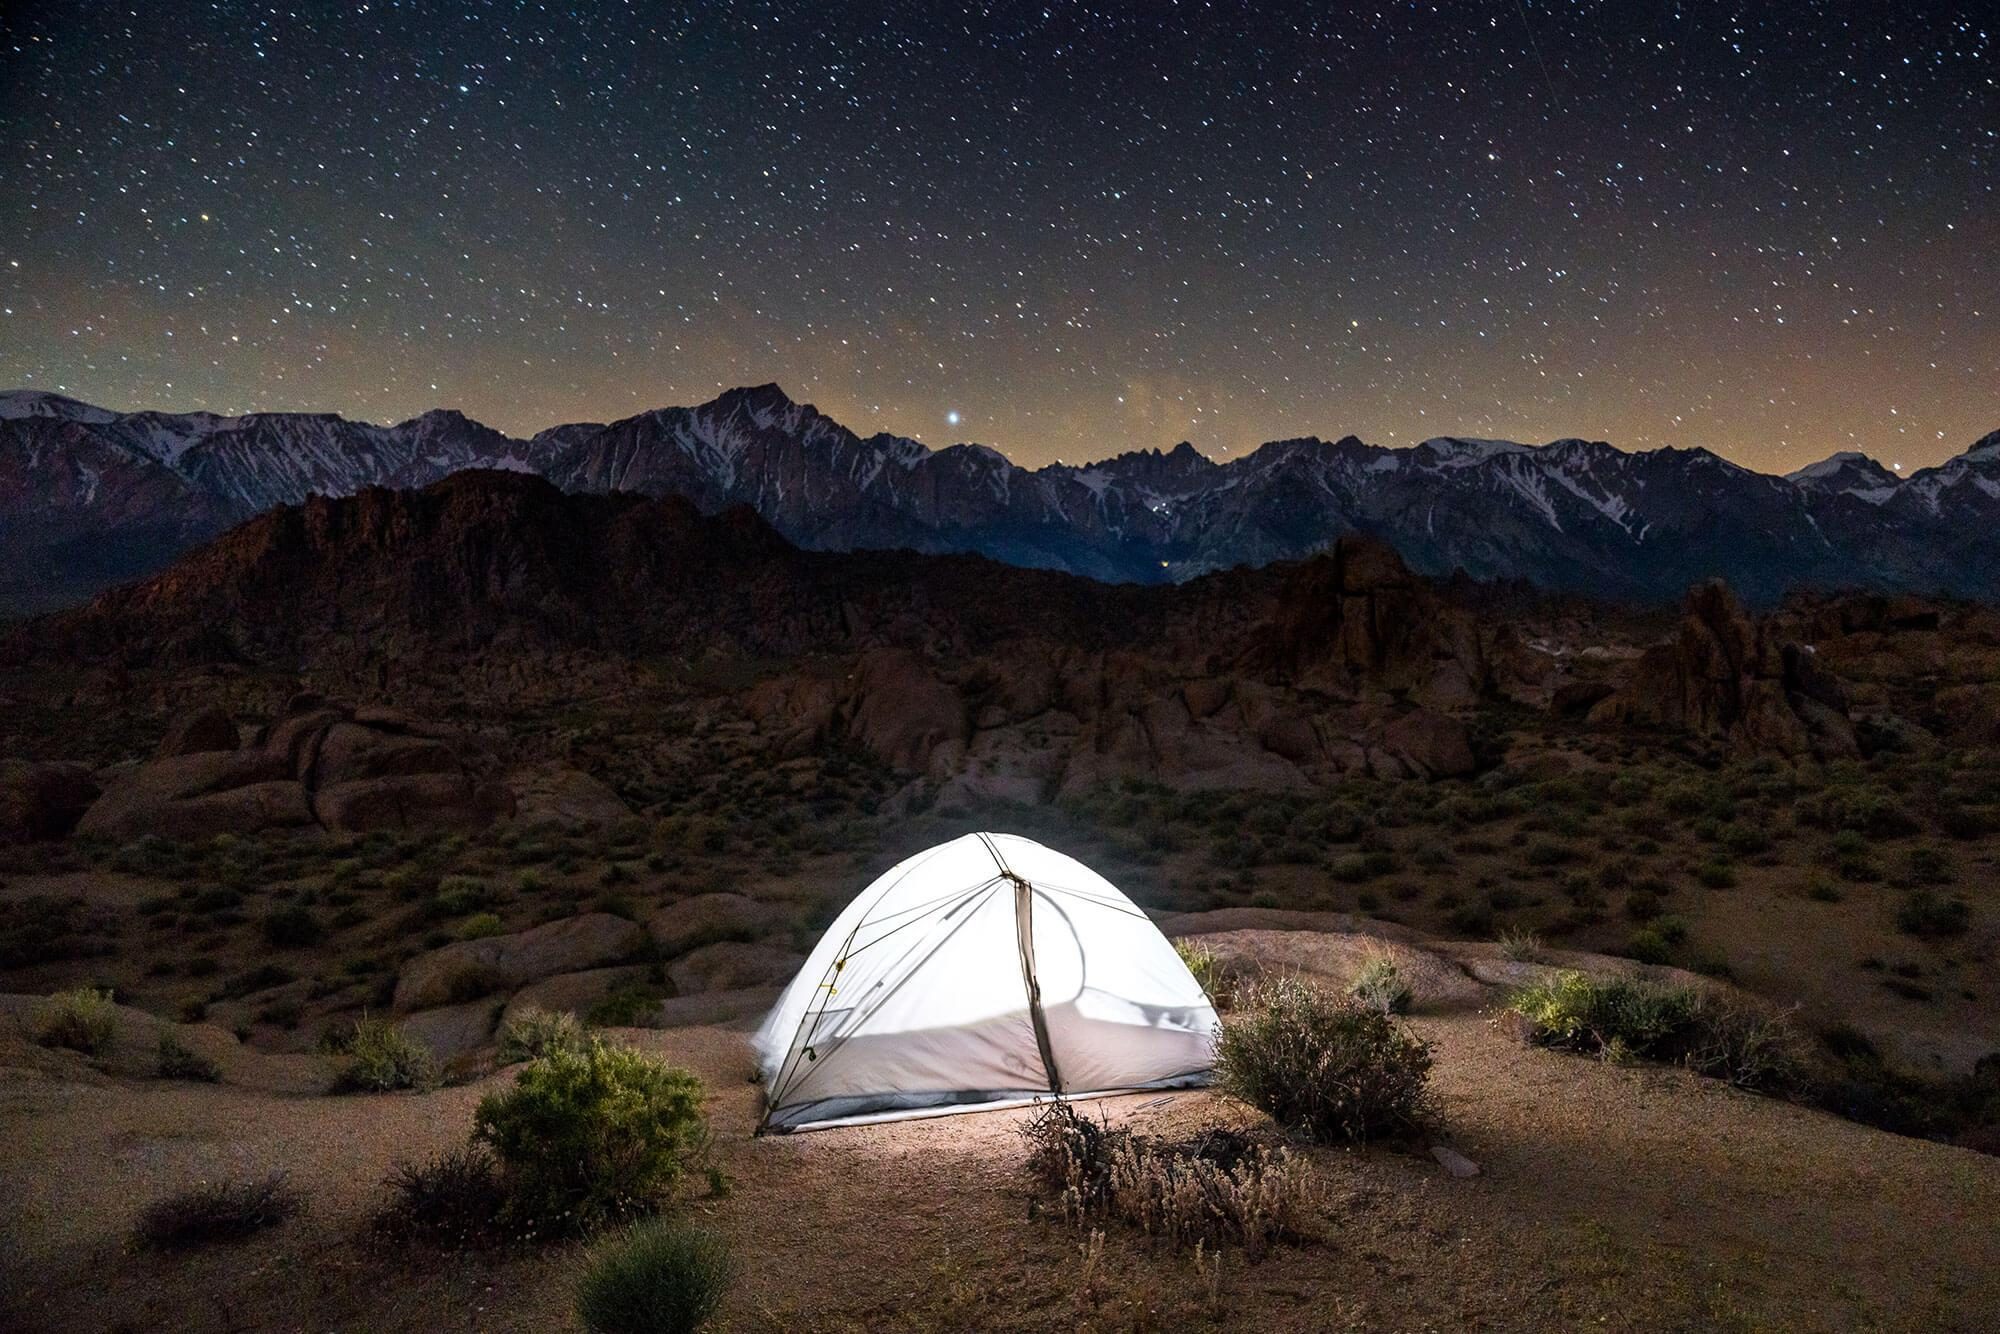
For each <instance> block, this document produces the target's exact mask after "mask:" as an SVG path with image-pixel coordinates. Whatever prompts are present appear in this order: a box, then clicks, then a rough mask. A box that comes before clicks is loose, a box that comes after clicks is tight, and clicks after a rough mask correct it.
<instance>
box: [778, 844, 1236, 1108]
mask: <svg viewBox="0 0 2000 1334" xmlns="http://www.w3.org/2000/svg"><path fill="white" fill-rule="evenodd" d="M1214 1033H1215V1007H1214V1006H1213V1005H1211V1004H1210V1003H1209V999H1208V997H1207V995H1206V994H1204V993H1203V991H1202V989H1201V985H1200V984H1199V983H1198V982H1196V981H1195V980H1194V976H1193V975H1192V974H1191V973H1189V972H1188V970H1187V965H1185V964H1183V963H1182V962H1181V959H1180V956H1179V955H1178V954H1176V953H1175V952H1174V947H1173V946H1172V945H1170V944H1168V943H1167V938H1166V937H1165V936H1163V935H1161V934H1160V931H1159V928H1158V927H1156V926H1154V925H1153V923H1152V922H1151V921H1149V920H1148V919H1147V917H1146V915H1145V914H1144V913H1142V912H1140V911H1139V909H1138V908H1136V907H1134V906H1133V904H1132V901H1131V900H1130V899H1128V898H1126V897H1125V896H1124V895H1123V894H1121V893H1119V892H1118V889H1117V888H1116V887H1115V886H1114V885H1112V884H1111V882H1109V881H1108V880H1106V879H1105V878H1104V877H1103V876H1100V875H1098V874H1097V873H1096V872H1095V871H1093V870H1091V869H1090V868H1089V867H1087V866H1085V865H1084V864H1083V863H1081V862H1079V861H1077V860H1075V859H1074V858H1071V857H1065V856H1064V855H1063V854H1062V853H1060V852H1056V851H1054V850H1052V849H1050V848H1045V847H1043V846H1042V845H1041V844H1039V843H1036V842H1033V841H1032V840H1030V839H1025V838H1021V837H1018V836H1016V835H1013V834H967V835H966V836H965V837H964V838H960V839H954V840H953V841H951V842H949V843H943V844H940V845H938V846H937V847H934V848H932V849H930V850H929V851H928V852H923V853H919V854H918V855H917V856H914V857H911V858H910V859H908V860H907V861H904V862H902V863H900V864H898V865H896V866H894V867H892V868H890V870H889V871H888V872H887V873H886V874H884V875H883V876H882V877H881V878H880V879H878V880H876V881H875V883H874V884H872V885H870V886H868V888H867V889H865V890H863V891H862V892H861V895H860V897H858V898H856V899H855V900H854V902H852V903H850V904H848V905H847V908H846V909H845V910H844V911H843V912H842V913H841V914H840V916H839V917H838V918H837V919H836V920H835V921H834V923H833V925H832V926H831V927H829V928H827V932H826V934H825V935H824V936H822V937H821V938H820V942H819V944H818V945H817V946H816V947H815V948H814V949H813V952H812V957H811V958H809V959H807V960H806V964H805V967H803V968H801V969H800V970H799V974H798V976H797V977H795V978H793V979H792V982H791V985H790V986H788V987H787V988H785V994H784V995H783V996H782V997H780V998H779V1000H778V1004H777V1007H776V1008H775V1009H773V1010H772V1011H771V1014H770V1017H769V1018H767V1019H766V1020H765V1021H764V1026H763V1028H762V1029H761V1030H759V1032H758V1034H757V1054H758V1061H759V1065H760V1067H761V1069H762V1071H763V1078H764V1094H765V1108H766V1110H765V1113H764V1124H763V1126H762V1127H760V1129H765V1130H776V1131H789V1130H803V1129H809V1128H816V1127H819V1126H825V1125H832V1124H853V1123H855V1122H860V1121H874V1120H890V1119H894V1118H896V1117H906V1116H935V1115H942V1114H944V1113H947V1112H961V1111H979V1110H984V1109H986V1108H990V1107H993V1106H996V1105H1005V1104H1009V1103H1020V1102H1026V1101H1028V1100H1031V1099H1033V1098H1038V1097H1047V1096H1049V1095H1050V1094H1051V1093H1062V1094H1066V1095H1073V1096H1082V1095H1084V1094H1093V1093H1108V1092H1114V1091H1119V1090H1130V1089H1152V1088H1180V1087H1185V1086H1189V1085H1195V1084H1205V1083H1207V1082H1208V1075H1209V1065H1210V1061H1211V1059H1212V1055H1213V1042H1214Z"/></svg>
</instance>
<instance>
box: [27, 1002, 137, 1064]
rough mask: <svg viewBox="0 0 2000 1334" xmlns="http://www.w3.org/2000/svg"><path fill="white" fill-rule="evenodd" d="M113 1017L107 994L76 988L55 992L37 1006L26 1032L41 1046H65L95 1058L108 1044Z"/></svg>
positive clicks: (113, 1009)
mask: <svg viewBox="0 0 2000 1334" xmlns="http://www.w3.org/2000/svg"><path fill="white" fill-rule="evenodd" d="M117 1018H118V1010H117V1007H116V1006H114V1005H113V1004H112V1002H111V993H110V992H108V991H99V990H98V989H97V988H96V987H78V988H76V989H75V990H74V991H59V992H57V993H56V994H55V995H53V996H50V997H49V998H48V999H47V1000H45V1001H43V1002H42V1003H41V1004H39V1005H37V1006H36V1007H35V1011H34V1015H33V1017H32V1018H31V1020H30V1021H29V1032H30V1033H31V1034H32V1035H33V1037H34V1039H35V1041H36V1042H39V1043H41V1044H42V1045H43V1046H44V1047H67V1048H69V1049H70V1050H71V1051H80V1052H82V1053H83V1054H84V1055H86V1056H95V1055H97V1054H98V1053H99V1052H101V1051H103V1050H104V1049H105V1048H106V1047H108V1046H110V1045H111V1035H112V1032H113V1030H114V1029H115V1028H116V1027H117Z"/></svg>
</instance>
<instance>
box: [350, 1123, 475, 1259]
mask: <svg viewBox="0 0 2000 1334" xmlns="http://www.w3.org/2000/svg"><path fill="white" fill-rule="evenodd" d="M382 1185H383V1191H384V1198H383V1200H382V1202H381V1204H379V1205H378V1206H377V1207H376V1209H375V1212H374V1213H373V1214H372V1215H371V1216H370V1218H369V1220H368V1225H369V1228H370V1230H371V1231H372V1232H373V1233H374V1234H375V1236H376V1237H377V1238H378V1239H380V1240H383V1241H389V1242H398V1243H401V1242H412V1241H414V1242H421V1243H423V1244H425V1245H429V1246H442V1247H447V1248H453V1249H456V1248H459V1247H465V1246H485V1245H491V1244H493V1243H495V1242H498V1241H499V1240H501V1238H502V1235H503V1234H502V1232H501V1226H500V1220H501V1218H502V1216H503V1212H504V1210H505V1207H506V1203H507V1197H506V1193H505V1191H503V1190H502V1188H501V1185H500V1175H499V1172H498V1171H497V1170H496V1169H495V1167H494V1164H493V1156H492V1155H491V1154H489V1153H487V1152H486V1151H485V1150H484V1149H480V1148H476V1147H472V1146H465V1147H461V1148H456V1149H450V1150H447V1151H446V1152H444V1153H441V1154H438V1155H437V1156H435V1157H433V1158H428V1159H425V1160H423V1161H421V1162H399V1163H397V1164H396V1165H395V1166H394V1167H392V1168H391V1169H390V1170H389V1175H388V1177H387V1178H386V1179H385V1180H384V1181H383V1183H382Z"/></svg>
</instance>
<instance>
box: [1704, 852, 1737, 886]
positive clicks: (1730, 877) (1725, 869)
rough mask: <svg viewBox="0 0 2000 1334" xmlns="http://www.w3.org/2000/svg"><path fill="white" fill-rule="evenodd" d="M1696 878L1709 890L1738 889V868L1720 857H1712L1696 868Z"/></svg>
mask: <svg viewBox="0 0 2000 1334" xmlns="http://www.w3.org/2000/svg"><path fill="white" fill-rule="evenodd" d="M1694 878H1695V879H1696V880H1699V881H1700V882H1701V883H1702V885H1703V886H1705V887H1706V888H1709V889H1734V888H1736V868H1735V867H1734V866H1732V865H1730V864H1729V863H1728V862H1727V861H1724V860H1723V859H1722V858H1720V857H1711V858H1709V859H1708V860H1707V861H1705V862H1703V863H1702V864H1701V865H1699V866H1697V867H1695V868H1694Z"/></svg>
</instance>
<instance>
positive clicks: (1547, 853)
mask: <svg viewBox="0 0 2000 1334" xmlns="http://www.w3.org/2000/svg"><path fill="white" fill-rule="evenodd" d="M1575 856H1576V850H1575V849H1573V848H1571V847H1570V846H1569V844H1567V843H1562V842H1558V841H1557V840H1555V839H1552V838H1538V839H1535V840H1534V841H1533V842H1531V843H1529V844H1528V846H1527V849H1526V851H1524V852H1523V853H1522V854H1521V858H1522V860H1523V861H1525V862H1527V863H1528V865H1530V866H1561V865H1562V864H1563V863H1564V862H1567V861H1569V860H1570V859H1571V858H1573V857H1575Z"/></svg>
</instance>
